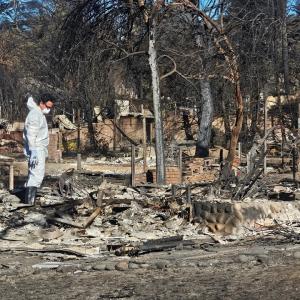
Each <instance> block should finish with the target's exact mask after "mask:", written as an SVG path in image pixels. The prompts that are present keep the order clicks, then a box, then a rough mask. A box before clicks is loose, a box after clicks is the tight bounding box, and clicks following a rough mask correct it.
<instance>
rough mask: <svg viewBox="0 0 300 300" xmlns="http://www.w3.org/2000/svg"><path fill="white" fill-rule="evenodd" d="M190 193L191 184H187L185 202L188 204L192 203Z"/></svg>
mask: <svg viewBox="0 0 300 300" xmlns="http://www.w3.org/2000/svg"><path fill="white" fill-rule="evenodd" d="M191 193H192V190H191V186H190V185H189V184H188V185H187V186H186V202H187V203H188V204H190V203H192V199H191Z"/></svg>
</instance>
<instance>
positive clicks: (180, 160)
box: [178, 147, 183, 183]
mask: <svg viewBox="0 0 300 300" xmlns="http://www.w3.org/2000/svg"><path fill="white" fill-rule="evenodd" d="M178 166H179V172H180V183H182V181H183V175H182V148H181V147H179V157H178Z"/></svg>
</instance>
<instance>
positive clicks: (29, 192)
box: [25, 186, 37, 206]
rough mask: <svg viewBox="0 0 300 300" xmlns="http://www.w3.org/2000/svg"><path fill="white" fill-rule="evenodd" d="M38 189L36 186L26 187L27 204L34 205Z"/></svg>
mask: <svg viewBox="0 0 300 300" xmlns="http://www.w3.org/2000/svg"><path fill="white" fill-rule="evenodd" d="M36 192H37V187H36V186H28V187H26V192H25V204H29V205H32V206H33V205H34V204H35V197H36Z"/></svg>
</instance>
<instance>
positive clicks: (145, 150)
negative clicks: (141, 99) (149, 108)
mask: <svg viewBox="0 0 300 300" xmlns="http://www.w3.org/2000/svg"><path fill="white" fill-rule="evenodd" d="M142 114H143V159H144V164H143V167H144V172H146V170H147V132H146V116H145V111H144V105H143V104H142Z"/></svg>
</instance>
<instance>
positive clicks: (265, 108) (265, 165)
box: [262, 94, 268, 174]
mask: <svg viewBox="0 0 300 300" xmlns="http://www.w3.org/2000/svg"><path fill="white" fill-rule="evenodd" d="M262 98H263V94H262ZM264 104H265V105H264V134H265V135H266V133H267V119H268V108H267V97H265V99H264ZM264 152H267V139H265V140H264ZM266 173H267V156H265V157H264V174H266Z"/></svg>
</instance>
